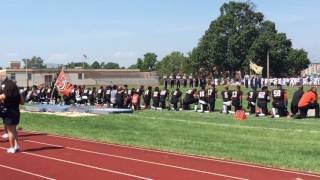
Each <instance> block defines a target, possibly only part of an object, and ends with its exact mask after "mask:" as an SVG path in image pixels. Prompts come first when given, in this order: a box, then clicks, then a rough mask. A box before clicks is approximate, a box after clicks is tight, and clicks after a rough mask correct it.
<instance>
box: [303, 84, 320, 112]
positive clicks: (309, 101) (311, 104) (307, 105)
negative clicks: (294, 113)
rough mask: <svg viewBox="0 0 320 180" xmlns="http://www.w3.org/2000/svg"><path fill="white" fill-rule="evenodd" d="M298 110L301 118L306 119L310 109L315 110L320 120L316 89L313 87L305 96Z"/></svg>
mask: <svg viewBox="0 0 320 180" xmlns="http://www.w3.org/2000/svg"><path fill="white" fill-rule="evenodd" d="M298 108H299V110H300V118H305V117H306V116H307V113H308V110H309V109H315V117H316V118H319V104H318V94H317V88H316V87H312V88H311V89H310V90H309V91H307V92H306V93H304V94H303V96H302V97H301V99H300V101H299V103H298Z"/></svg>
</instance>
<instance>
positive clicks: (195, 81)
mask: <svg viewBox="0 0 320 180" xmlns="http://www.w3.org/2000/svg"><path fill="white" fill-rule="evenodd" d="M194 83H195V87H196V88H198V87H199V77H198V76H196V77H195V79H194Z"/></svg>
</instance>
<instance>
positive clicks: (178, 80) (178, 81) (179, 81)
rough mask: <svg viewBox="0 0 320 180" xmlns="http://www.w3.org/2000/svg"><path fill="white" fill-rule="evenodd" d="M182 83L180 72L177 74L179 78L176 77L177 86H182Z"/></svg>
mask: <svg viewBox="0 0 320 180" xmlns="http://www.w3.org/2000/svg"><path fill="white" fill-rule="evenodd" d="M180 83H181V76H180V74H178V75H177V78H176V85H177V88H180Z"/></svg>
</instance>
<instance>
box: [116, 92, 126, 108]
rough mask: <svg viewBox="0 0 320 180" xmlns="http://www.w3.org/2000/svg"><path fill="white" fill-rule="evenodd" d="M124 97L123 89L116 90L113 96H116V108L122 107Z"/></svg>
mask: <svg viewBox="0 0 320 180" xmlns="http://www.w3.org/2000/svg"><path fill="white" fill-rule="evenodd" d="M124 97H125V93H124V90H121V91H118V92H117V94H116V96H115V98H116V104H115V105H116V107H117V108H124V107H125V106H124Z"/></svg>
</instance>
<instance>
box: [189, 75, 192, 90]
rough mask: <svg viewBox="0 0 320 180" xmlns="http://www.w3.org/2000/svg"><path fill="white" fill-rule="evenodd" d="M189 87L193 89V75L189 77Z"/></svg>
mask: <svg viewBox="0 0 320 180" xmlns="http://www.w3.org/2000/svg"><path fill="white" fill-rule="evenodd" d="M189 87H190V88H193V76H192V74H190V76H189Z"/></svg>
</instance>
